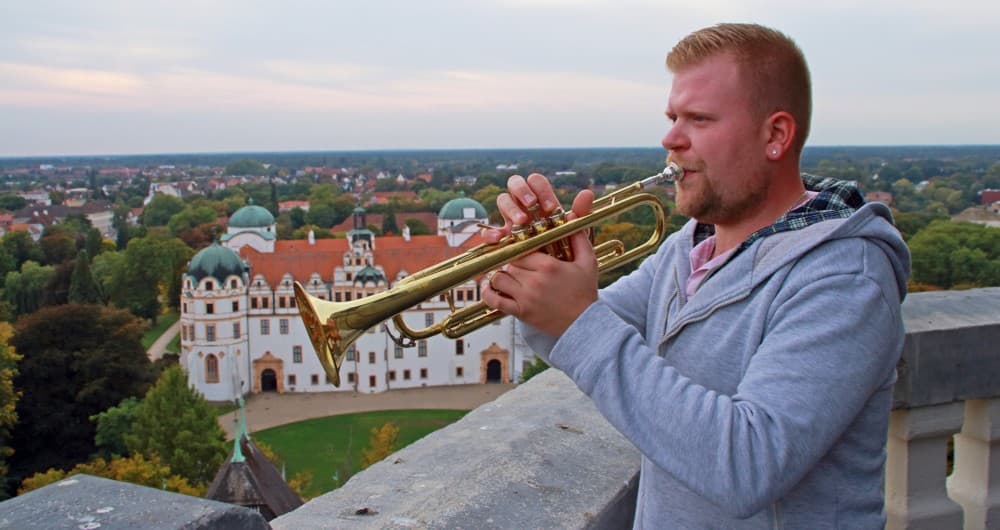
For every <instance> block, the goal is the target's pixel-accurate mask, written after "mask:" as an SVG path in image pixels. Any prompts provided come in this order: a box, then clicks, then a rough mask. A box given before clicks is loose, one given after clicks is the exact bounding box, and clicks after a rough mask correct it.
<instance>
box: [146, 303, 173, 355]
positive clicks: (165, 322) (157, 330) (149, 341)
mask: <svg viewBox="0 0 1000 530" xmlns="http://www.w3.org/2000/svg"><path fill="white" fill-rule="evenodd" d="M180 317H181V316H180V314H178V313H177V312H175V311H171V312H169V313H164V314H162V315H160V318H157V319H156V325H155V326H153V327H151V328H149V331H147V332H146V334H145V335H143V336H142V347H143V348H146V349H147V350H148V349H149V347H150V346H152V345H153V343H154V342H156V339H158V338H160V335H163V332H164V331H166V330H167V328H169V327H170V326H172V325H174V322H177V319H179V318H180Z"/></svg>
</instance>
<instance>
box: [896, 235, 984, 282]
mask: <svg viewBox="0 0 1000 530" xmlns="http://www.w3.org/2000/svg"><path fill="white" fill-rule="evenodd" d="M909 247H910V255H911V258H912V267H913V272H912V279H913V281H915V282H918V283H922V284H928V285H934V286H937V287H941V288H942V289H950V288H952V287H955V286H959V285H961V286H964V287H989V286H996V285H1000V230H997V229H996V228H992V227H988V226H983V225H979V224H973V223H960V222H951V221H934V222H932V223H930V224H929V225H927V226H926V227H925V228H924V229H923V230H921V231H920V232H917V234H916V235H914V236H913V237H912V238H911V239H910V241H909Z"/></svg>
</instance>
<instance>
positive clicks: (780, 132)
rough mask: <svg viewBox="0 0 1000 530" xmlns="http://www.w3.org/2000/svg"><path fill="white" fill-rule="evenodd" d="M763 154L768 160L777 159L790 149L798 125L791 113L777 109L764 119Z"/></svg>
mask: <svg viewBox="0 0 1000 530" xmlns="http://www.w3.org/2000/svg"><path fill="white" fill-rule="evenodd" d="M763 133H764V139H765V149H766V150H767V152H766V153H765V156H766V157H767V159H768V160H779V159H781V158H782V157H783V156H785V153H787V152H788V151H789V150H791V149H792V143H793V142H794V141H795V135H796V134H797V133H798V127H797V126H796V124H795V118H793V117H792V115H791V114H789V113H787V112H785V111H783V110H779V111H778V112H775V113H773V114H771V115H770V116H768V117H767V119H766V120H765V121H764V131H763Z"/></svg>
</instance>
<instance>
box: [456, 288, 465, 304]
mask: <svg viewBox="0 0 1000 530" xmlns="http://www.w3.org/2000/svg"><path fill="white" fill-rule="evenodd" d="M455 294H456V295H457V296H456V298H457V300H458V301H459V302H464V301H465V291H462V290H458V291H455Z"/></svg>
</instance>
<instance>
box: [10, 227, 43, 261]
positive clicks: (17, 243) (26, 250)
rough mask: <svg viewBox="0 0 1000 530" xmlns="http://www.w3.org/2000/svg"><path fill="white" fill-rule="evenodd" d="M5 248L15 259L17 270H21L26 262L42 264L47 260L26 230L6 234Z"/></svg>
mask: <svg viewBox="0 0 1000 530" xmlns="http://www.w3.org/2000/svg"><path fill="white" fill-rule="evenodd" d="M3 248H4V250H6V251H7V253H8V254H10V256H11V257H12V258H14V263H15V270H17V269H20V268H21V265H23V264H24V262H26V261H34V262H36V263H41V262H42V261H43V260H44V259H45V255H44V254H42V249H41V248H39V247H38V243H35V240H34V239H32V238H31V234H29V233H27V232H25V231H24V230H14V231H11V232H7V233H6V234H4V236H3Z"/></svg>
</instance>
